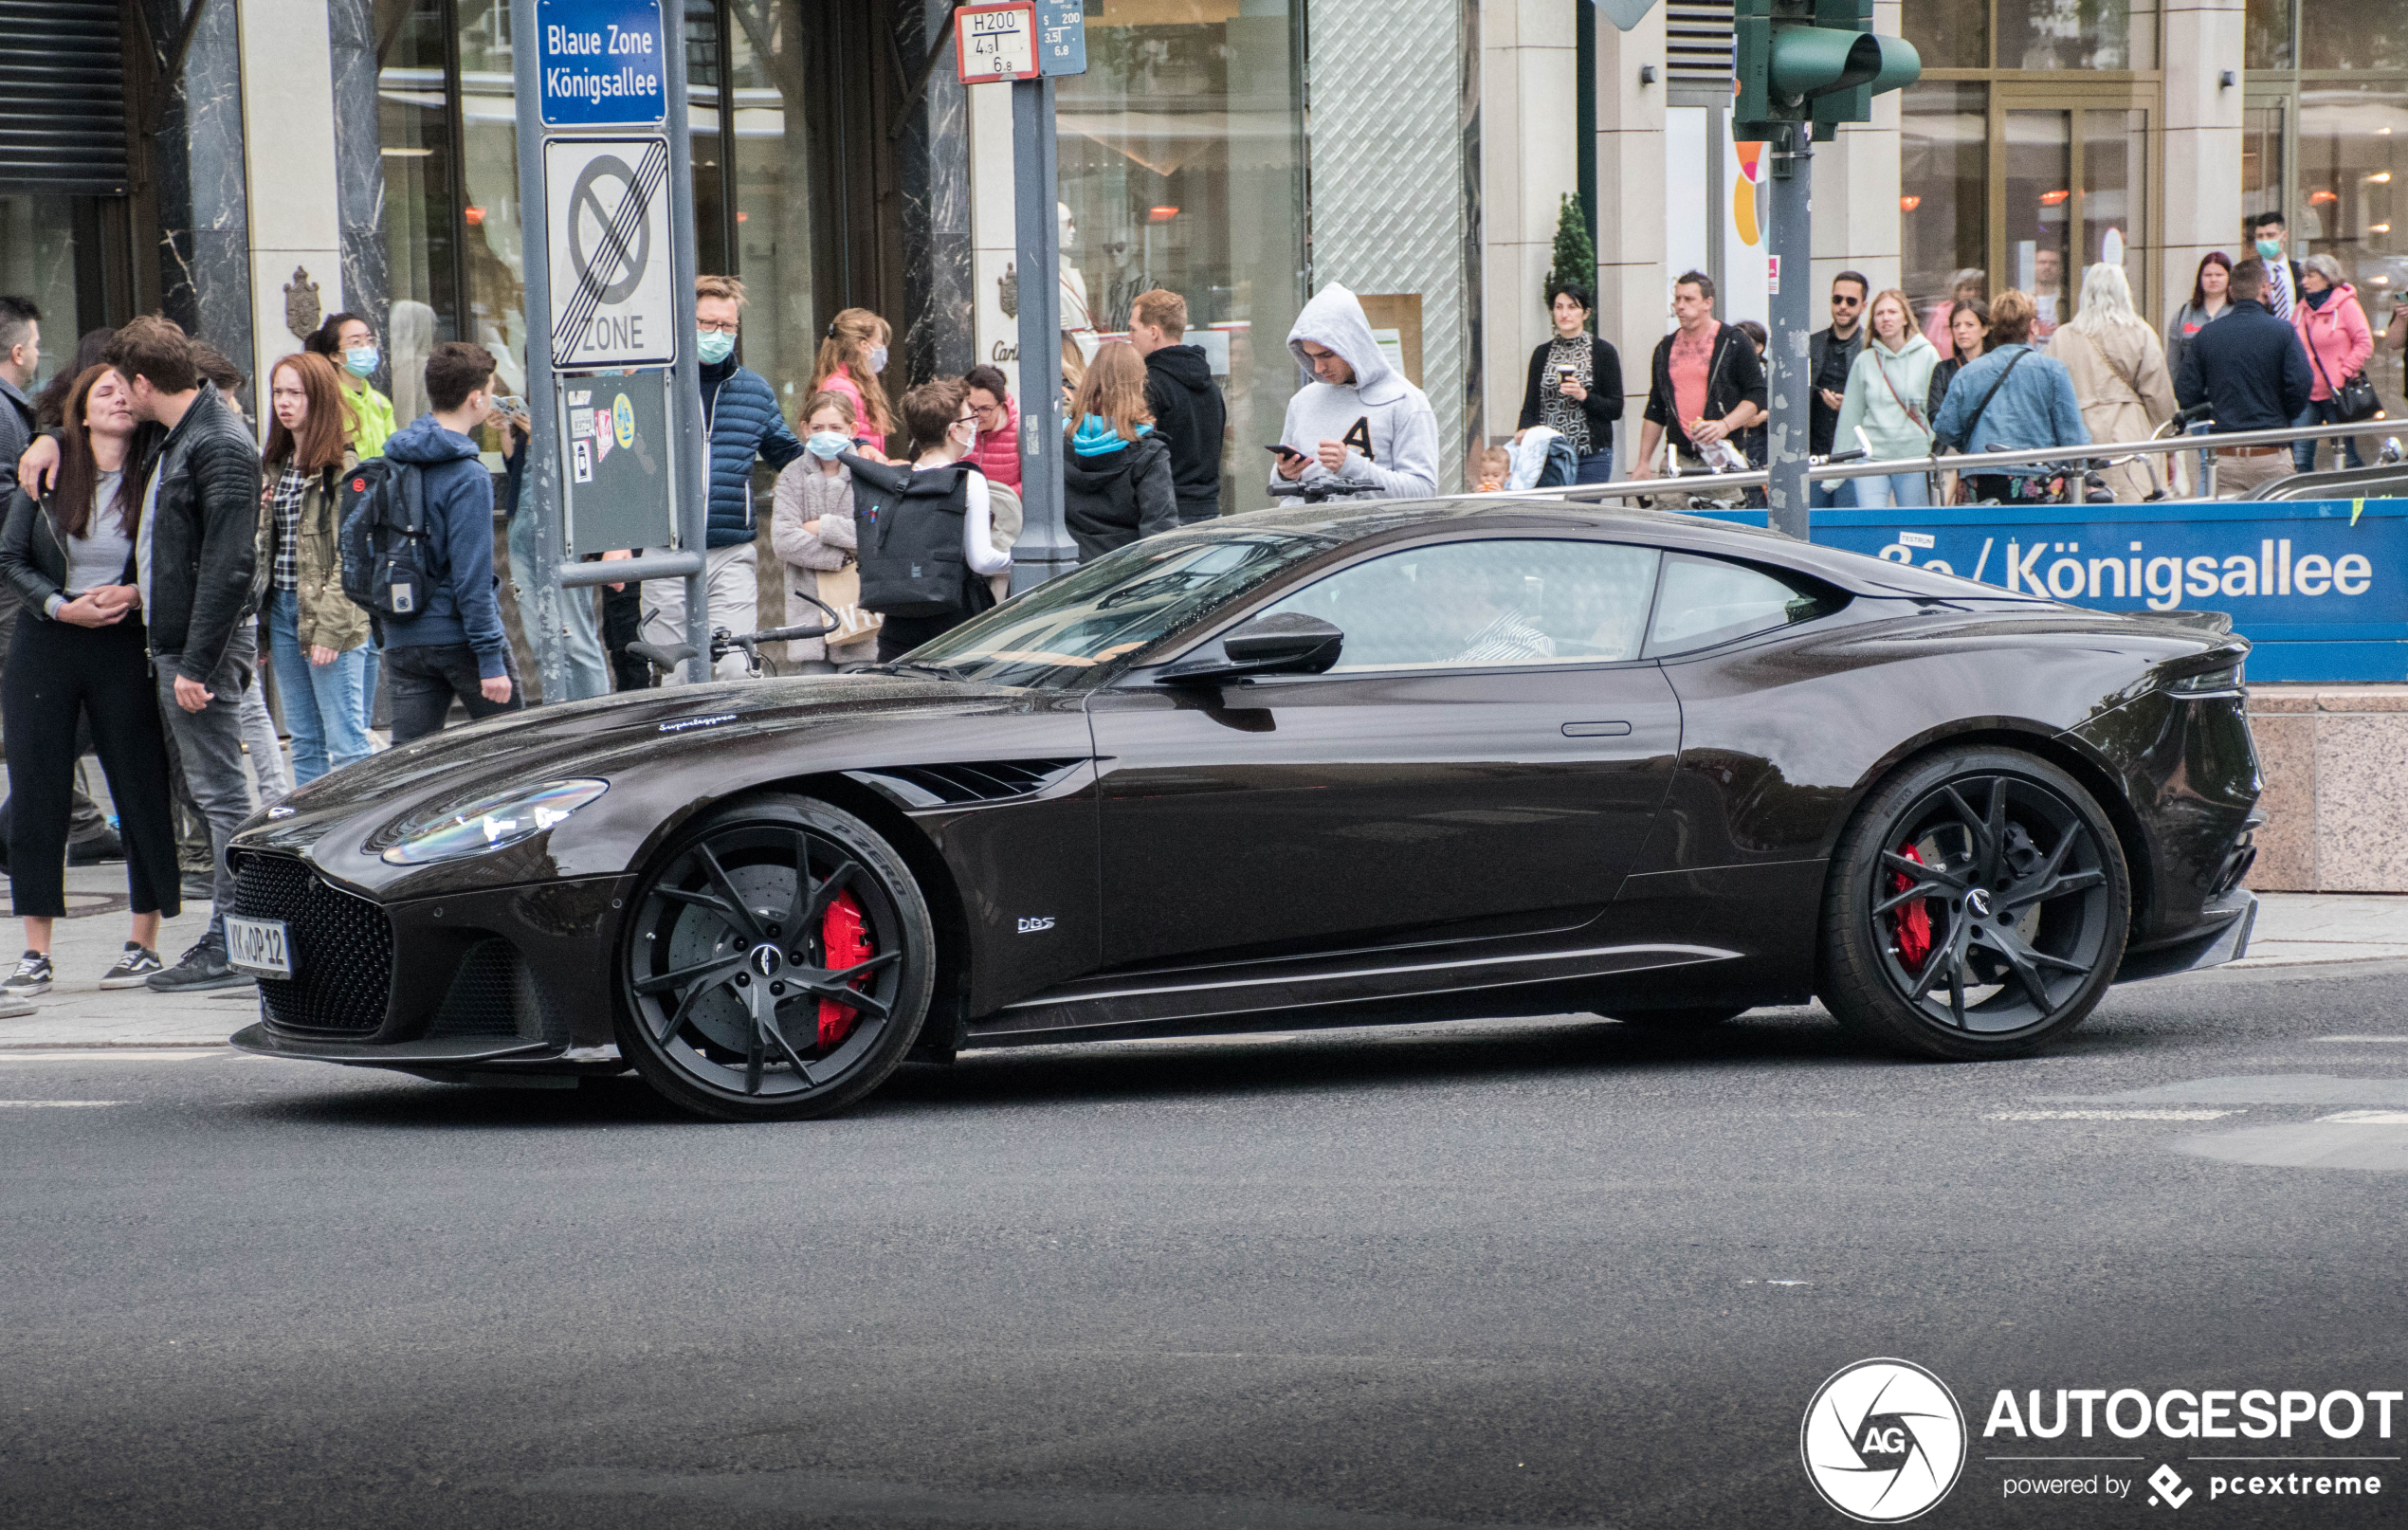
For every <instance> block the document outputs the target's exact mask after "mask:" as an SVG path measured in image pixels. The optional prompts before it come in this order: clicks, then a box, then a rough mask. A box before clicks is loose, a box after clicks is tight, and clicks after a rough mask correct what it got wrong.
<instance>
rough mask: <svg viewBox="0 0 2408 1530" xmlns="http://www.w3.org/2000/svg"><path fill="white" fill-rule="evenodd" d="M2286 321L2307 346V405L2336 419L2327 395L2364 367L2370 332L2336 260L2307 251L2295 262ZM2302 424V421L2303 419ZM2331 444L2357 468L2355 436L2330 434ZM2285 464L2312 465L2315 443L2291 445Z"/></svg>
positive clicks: (2325, 418)
mask: <svg viewBox="0 0 2408 1530" xmlns="http://www.w3.org/2000/svg"><path fill="white" fill-rule="evenodd" d="M2291 323H2292V325H2293V326H2295V327H2296V328H2297V329H2298V330H2299V338H2300V343H2302V344H2303V345H2305V346H2307V347H2308V398H2309V400H2310V403H2309V405H2308V407H2309V408H2310V409H2311V410H2314V411H2315V414H2316V418H2317V420H2319V421H2322V422H2324V423H2325V424H2327V425H2330V424H2336V423H2339V422H2340V421H2341V409H2340V406H2339V405H2337V404H2336V403H2335V402H2334V401H2333V394H2334V393H2335V392H2337V391H2338V390H2339V389H2340V388H2341V386H2342V384H2344V383H2345V382H2347V381H2348V380H2349V379H2350V378H2352V377H2355V376H2356V375H2358V373H2361V372H2362V371H2364V370H2365V367H2366V358H2367V357H2368V356H2371V355H2374V354H2375V336H2374V332H2373V331H2372V330H2370V329H2368V328H2367V327H2366V310H2364V309H2363V308H2361V307H2360V306H2358V289H2357V288H2356V287H2353V286H2351V285H2350V284H2349V283H2348V282H2344V281H2343V280H2342V269H2341V262H2339V261H2337V260H2335V259H2333V257H2331V256H2330V255H2310V256H2308V259H2306V260H2305V261H2302V262H2301V263H2300V273H2299V301H2298V302H2296V303H2294V304H2292V305H2291ZM2303 423H2305V422H2303ZM2333 446H2334V447H2335V448H2336V449H2337V450H2338V451H2340V452H2341V453H2342V455H2343V457H2344V460H2345V461H2346V462H2347V463H2348V464H2349V465H2350V466H2352V467H2363V466H2365V465H2366V464H2365V460H2364V459H2363V458H2362V457H2360V456H2359V455H2358V438H2357V437H2355V436H2336V437H2334V438H2333ZM2291 464H2292V465H2293V466H2295V467H2297V468H2298V469H2299V470H2300V471H2301V472H2303V473H2305V472H2308V471H2310V470H2312V469H2313V468H2314V467H2315V465H2316V443H2315V442H2314V441H2312V440H2310V441H2297V442H2293V443H2292V444H2291Z"/></svg>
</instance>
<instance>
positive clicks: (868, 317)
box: [804, 308, 894, 461]
mask: <svg viewBox="0 0 2408 1530" xmlns="http://www.w3.org/2000/svg"><path fill="white" fill-rule="evenodd" d="M893 335H894V331H893V330H891V329H889V328H888V327H887V325H886V321H885V319H881V318H879V317H878V316H877V315H876V314H873V313H871V312H870V311H869V310H868V309H867V308H848V309H846V310H845V311H844V312H843V313H841V314H838V315H837V316H836V317H835V318H834V319H832V320H830V322H829V325H828V334H827V335H826V336H825V337H823V338H822V339H821V340H820V342H819V355H818V356H817V358H815V359H814V360H813V361H812V369H811V387H809V388H808V389H806V390H804V392H805V394H806V395H807V396H809V397H812V398H816V397H818V396H819V395H820V394H821V393H823V392H827V393H842V394H843V395H844V396H845V397H846V398H847V399H848V400H850V401H851V403H852V406H853V439H854V440H855V441H857V442H859V443H860V444H861V446H863V447H864V448H866V449H865V450H864V451H863V452H862V455H864V456H867V457H872V458H876V459H879V460H881V461H883V460H884V459H885V454H886V432H887V431H889V430H891V429H893V428H894V411H893V410H890V409H888V408H887V406H886V385H885V382H884V381H883V380H882V378H881V375H880V374H881V373H884V372H885V370H886V346H887V343H888V341H889V340H890V339H891V338H892V337H893Z"/></svg>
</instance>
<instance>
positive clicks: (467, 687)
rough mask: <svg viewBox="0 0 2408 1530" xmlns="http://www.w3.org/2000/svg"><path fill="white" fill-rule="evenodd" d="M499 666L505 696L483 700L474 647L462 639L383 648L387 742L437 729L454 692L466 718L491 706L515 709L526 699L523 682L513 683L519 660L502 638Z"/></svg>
mask: <svg viewBox="0 0 2408 1530" xmlns="http://www.w3.org/2000/svg"><path fill="white" fill-rule="evenodd" d="M385 673H386V674H387V675H388V676H389V677H390V683H391V684H392V707H393V742H394V743H396V744H406V743H408V742H410V739H412V738H425V737H426V736H427V735H429V734H430V733H440V732H442V731H443V723H444V719H445V718H447V717H448V716H449V715H450V714H451V699H452V698H453V697H455V696H456V697H458V698H459V699H460V704H461V705H463V706H465V707H466V708H467V709H468V718H469V720H471V721H482V720H483V719H486V718H489V717H492V716H493V715H494V714H495V713H497V712H516V711H518V710H519V709H520V707H522V706H524V705H526V704H527V703H526V694H525V688H524V687H523V686H521V685H520V683H519V661H518V659H517V657H516V656H515V655H513V654H512V653H511V651H510V648H509V646H508V645H507V644H504V645H503V646H502V673H504V674H505V675H507V676H509V677H510V699H509V700H508V701H487V700H485V695H484V691H483V682H482V681H481V680H480V679H479V678H478V673H477V650H476V649H474V648H472V647H468V645H466V644H465V643H422V644H413V645H411V646H410V647H406V648H387V649H386V650H385Z"/></svg>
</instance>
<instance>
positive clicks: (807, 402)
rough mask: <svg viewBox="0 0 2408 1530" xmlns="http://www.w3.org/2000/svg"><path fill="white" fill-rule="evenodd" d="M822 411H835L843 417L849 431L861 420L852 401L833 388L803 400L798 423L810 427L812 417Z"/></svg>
mask: <svg viewBox="0 0 2408 1530" xmlns="http://www.w3.org/2000/svg"><path fill="white" fill-rule="evenodd" d="M820 410H835V411H836V412H837V413H839V414H841V415H843V416H844V417H845V427H846V428H847V429H850V428H852V427H853V426H854V425H855V424H856V423H858V422H859V420H860V419H861V414H860V412H859V411H858V410H855V409H854V408H853V401H852V400H851V399H849V398H847V397H846V396H845V395H844V394H842V393H840V392H836V391H835V390H834V389H832V388H823V389H821V390H820V391H819V392H816V393H813V394H812V395H811V397H809V398H807V399H804V400H803V412H802V416H801V418H800V419H799V420H798V421H797V422H796V423H797V424H800V425H803V426H806V427H808V426H809V425H810V424H811V417H812V415H814V414H817V413H818V412H819V411H820Z"/></svg>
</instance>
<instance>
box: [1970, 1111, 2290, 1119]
mask: <svg viewBox="0 0 2408 1530" xmlns="http://www.w3.org/2000/svg"><path fill="white" fill-rule="evenodd" d="M2247 1114H2248V1112H2247V1111H2242V1110H2002V1111H1999V1112H1998V1114H1996V1115H1992V1116H1984V1117H1982V1118H1981V1119H1982V1120H2218V1119H2219V1118H2221V1117H2225V1116H2244V1115H2247Z"/></svg>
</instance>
